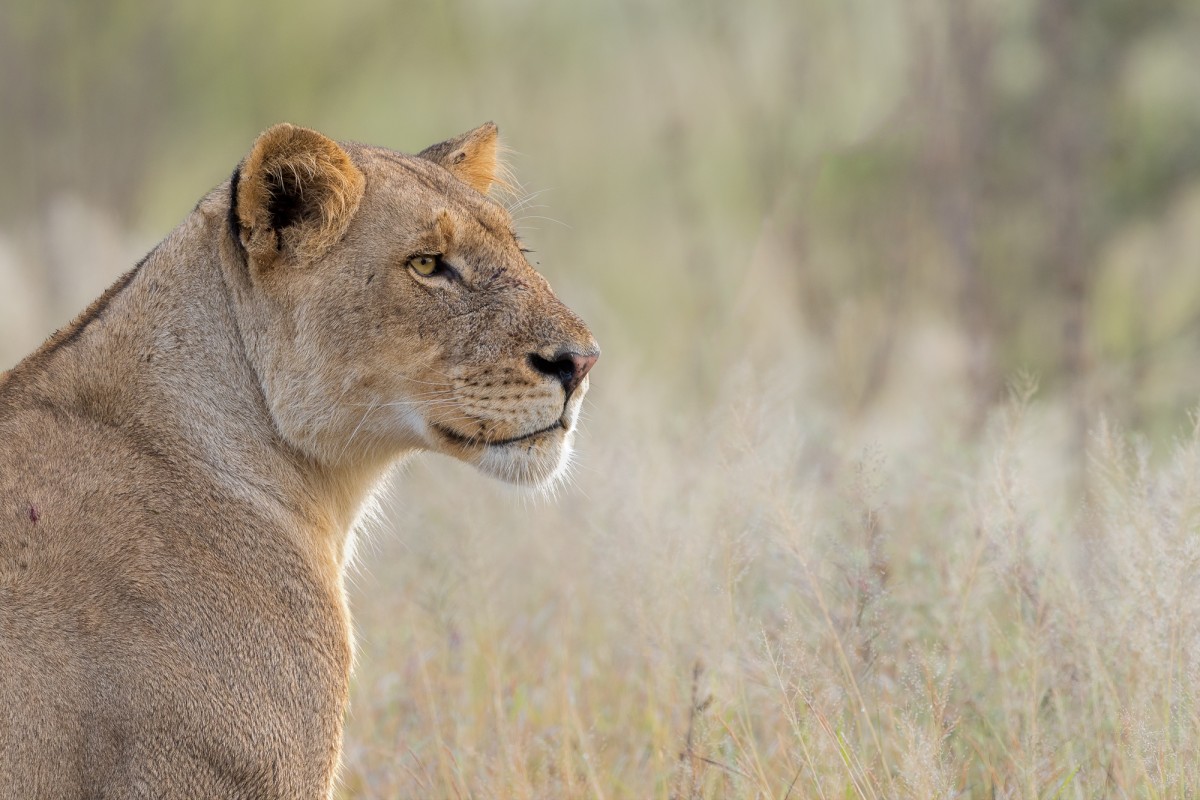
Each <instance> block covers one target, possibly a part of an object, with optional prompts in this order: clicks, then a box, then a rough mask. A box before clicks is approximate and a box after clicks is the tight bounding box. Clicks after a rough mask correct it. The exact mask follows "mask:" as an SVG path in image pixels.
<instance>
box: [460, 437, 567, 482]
mask: <svg viewBox="0 0 1200 800" xmlns="http://www.w3.org/2000/svg"><path fill="white" fill-rule="evenodd" d="M574 438H575V433H574V431H568V430H565V429H564V428H563V427H562V426H561V425H560V426H555V427H554V428H552V429H550V430H546V431H544V432H542V433H539V434H536V435H533V436H527V437H522V438H521V439H520V440H518V441H511V442H503V443H499V444H490V443H484V442H478V441H467V440H463V439H461V438H458V437H452V436H445V435H443V436H442V442H441V445H442V446H441V447H439V448H437V449H439V450H441V451H442V452H444V453H446V454H447V455H451V456H454V457H455V458H457V459H459V460H460V461H465V462H466V463H468V464H470V465H472V466H473V467H475V468H476V469H478V470H479V471H480V472H482V473H483V474H485V475H490V476H491V477H493V478H499V479H500V480H502V481H506V482H508V483H514V484H516V485H518V486H525V487H529V488H533V489H539V490H542V491H547V492H549V491H552V490H553V489H554V488H555V486H557V485H558V483H559V482H560V481H561V480H562V479H563V477H564V476H565V475H566V472H567V466H568V465H569V464H570V461H571V451H572V444H573V441H574Z"/></svg>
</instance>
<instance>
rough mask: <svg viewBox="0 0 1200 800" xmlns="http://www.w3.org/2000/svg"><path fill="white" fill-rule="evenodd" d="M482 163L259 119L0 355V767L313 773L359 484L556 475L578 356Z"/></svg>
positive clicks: (572, 318)
mask: <svg viewBox="0 0 1200 800" xmlns="http://www.w3.org/2000/svg"><path fill="white" fill-rule="evenodd" d="M496 168H497V166H496V127H495V126H494V125H492V124H487V125H484V126H482V127H480V128H477V129H475V130H473V131H470V132H469V133H466V134H463V135H462V136H459V137H457V138H454V139H450V140H448V141H445V142H442V143H441V144H437V145H434V146H432V147H430V148H428V149H426V150H425V151H423V152H422V153H420V154H419V155H417V156H408V155H402V154H400V153H397V152H394V151H392V150H387V149H384V148H379V147H367V146H362V145H355V144H338V143H335V142H333V141H331V140H330V139H327V138H326V137H324V136H322V135H321V134H319V133H317V132H315V131H312V130H308V129H305V128H300V127H294V126H292V125H287V124H283V125H277V126H275V127H273V128H270V129H269V130H267V131H266V132H264V133H263V134H262V135H261V136H259V138H258V139H257V140H256V141H255V143H254V146H253V148H252V149H251V151H250V154H249V155H248V156H247V157H246V158H245V160H244V161H242V163H241V164H240V165H239V166H238V168H237V169H236V170H235V171H234V173H233V177H232V178H231V179H230V180H229V181H228V182H226V183H224V184H222V185H221V186H219V187H218V188H217V189H215V190H213V191H212V192H211V193H209V194H208V195H207V196H206V197H205V198H204V199H203V200H201V201H200V203H199V204H198V205H197V206H196V208H195V210H194V211H192V213H191V214H190V215H189V216H188V217H187V219H185V220H184V222H183V224H182V225H180V226H179V227H178V228H177V229H176V230H175V231H174V232H172V233H171V234H170V235H169V236H168V237H167V238H166V239H165V240H164V241H163V242H162V243H161V244H159V245H158V246H157V247H156V248H154V250H153V251H151V253H150V254H149V255H148V256H146V257H145V258H144V259H143V260H142V262H141V263H140V264H138V265H137V267H135V268H134V269H133V270H132V271H131V272H129V273H128V274H126V275H125V276H124V277H122V278H121V279H120V280H118V281H117V282H116V283H115V284H114V285H113V286H112V287H111V288H109V289H108V291H106V292H105V293H104V294H103V296H101V297H100V299H98V300H97V301H96V302H94V303H93V304H92V305H91V307H90V308H88V309H87V310H86V311H84V312H83V313H82V314H81V315H80V316H79V317H77V318H76V319H75V321H74V322H72V323H71V324H70V325H68V326H67V327H66V328H65V329H63V330H61V331H59V332H57V333H56V334H55V335H54V336H52V337H51V338H50V340H49V341H47V342H46V344H45V345H44V346H42V348H41V349H40V350H38V351H37V352H35V353H34V354H33V355H31V356H29V357H28V358H26V359H25V360H24V361H22V362H21V363H20V364H18V365H17V366H16V367H15V368H13V369H12V370H11V371H9V372H7V373H5V374H3V375H2V376H0V796H2V797H5V798H21V799H22V800H35V799H36V798H188V800H195V798H222V799H223V800H224V799H225V798H328V797H329V796H331V794H332V791H333V788H332V787H333V782H334V774H335V771H336V769H337V764H338V757H339V749H340V746H341V738H342V716H343V712H344V710H345V707H346V696H347V682H348V679H349V672H350V662H351V649H352V648H351V640H350V624H349V619H348V616H347V607H346V598H345V590H344V584H343V573H344V571H345V565H346V559H347V555H348V550H349V548H350V546H351V543H350V536H351V531H352V528H353V526H354V523H355V520H356V517H357V516H358V514H359V512H360V508H361V507H362V505H363V503H364V500H365V499H366V498H367V497H368V495H370V493H371V492H372V490H373V488H374V486H375V485H376V483H377V482H378V481H379V480H380V478H381V476H382V475H383V474H384V473H385V472H386V471H387V469H388V467H389V466H390V465H392V464H393V463H395V462H396V460H397V459H399V458H401V457H403V456H404V455H405V454H408V453H413V452H416V451H420V450H433V451H437V452H441V453H447V454H449V455H452V456H454V457H456V458H459V459H461V460H463V461H466V462H468V463H471V464H474V465H475V466H476V467H478V468H479V469H481V470H482V471H484V472H486V473H488V474H490V475H494V476H496V477H499V478H503V479H505V480H509V481H514V482H517V483H522V484H535V485H540V484H545V483H547V482H550V481H553V480H555V478H556V477H557V476H558V475H559V474H560V473H561V472H562V470H563V469H564V464H565V462H566V461H567V458H568V456H569V453H570V450H571V440H572V436H573V432H574V428H575V422H576V418H577V416H578V414H579V407H580V403H581V401H582V398H583V395H584V392H585V391H586V389H587V384H588V380H587V375H588V370H589V369H591V367H592V365H593V364H594V363H595V362H596V359H597V357H598V356H599V352H600V351H599V349H598V348H597V345H596V341H595V339H594V338H593V337H592V334H591V333H590V332H589V331H588V329H587V327H586V326H585V325H584V323H583V322H582V321H581V320H580V319H579V317H577V316H576V315H575V314H573V313H572V312H571V311H570V310H568V309H567V308H566V307H565V306H564V305H563V304H562V303H561V302H559V300H558V299H557V298H556V297H555V296H554V294H553V293H552V292H551V290H550V287H549V285H548V284H547V283H546V281H545V280H544V279H543V278H542V277H541V276H540V275H539V274H538V273H537V272H535V271H534V270H533V268H532V267H531V266H530V265H529V263H528V262H527V261H526V259H525V256H524V254H523V252H522V248H521V244H520V241H519V240H518V239H517V237H516V235H515V234H514V232H513V222H512V220H511V219H510V217H509V215H508V213H507V212H506V211H505V209H504V208H503V207H501V206H500V205H498V204H497V203H496V202H494V201H492V200H489V199H488V198H487V197H486V196H485V193H486V192H487V191H488V190H489V187H490V186H491V185H492V183H493V181H494V180H495V179H496V174H495V173H496Z"/></svg>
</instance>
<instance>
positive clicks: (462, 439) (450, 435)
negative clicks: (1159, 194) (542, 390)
mask: <svg viewBox="0 0 1200 800" xmlns="http://www.w3.org/2000/svg"><path fill="white" fill-rule="evenodd" d="M433 428H434V430H436V431H437V432H438V433H440V434H441V435H442V436H444V437H446V438H447V439H449V440H450V441H452V442H454V443H455V444H458V445H460V446H462V447H477V446H480V445H484V446H487V447H504V446H506V445H510V444H517V443H518V442H524V441H528V440H529V439H535V438H537V437H538V436H542V435H544V434H547V433H551V432H553V431H556V430H559V429H565V428H566V426H565V425H563V421H562V420H561V419H557V420H555V421H554V422H553V423H552V424H550V425H547V426H546V427H544V428H540V429H538V430H536V431H532V432H531V433H523V434H521V435H520V436H513V437H510V438H508V439H484V438H481V437H479V436H463V435H462V434H461V433H457V432H455V431H452V430H450V429H449V428H446V427H443V426H442V425H438V424H437V423H434V424H433Z"/></svg>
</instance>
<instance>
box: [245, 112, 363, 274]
mask: <svg viewBox="0 0 1200 800" xmlns="http://www.w3.org/2000/svg"><path fill="white" fill-rule="evenodd" d="M365 185H366V179H365V178H364V177H363V174H362V172H361V171H360V170H359V169H358V167H356V166H354V163H353V162H351V160H350V156H348V155H347V154H346V151H345V150H343V149H342V148H341V147H339V146H338V144H337V142H334V141H333V140H332V139H328V138H326V137H325V136H322V135H321V134H319V133H317V132H316V131H313V130H309V129H308V128H299V127H296V126H295V125H289V124H288V123H286V122H284V123H281V124H279V125H275V126H273V127H271V128H268V129H267V130H266V131H264V132H263V133H262V134H260V135H259V137H258V139H257V140H255V142H254V147H253V148H252V149H251V150H250V155H249V156H247V157H246V160H245V161H244V162H243V163H242V166H241V168H240V169H239V170H238V172H237V173H235V174H234V180H233V192H234V197H233V199H232V202H233V207H232V208H233V212H234V213H233V216H234V217H235V219H236V221H237V223H238V227H239V230H238V231H237V233H238V235H239V237H240V238H241V242H242V245H243V246H245V248H246V252H247V253H248V254H249V255H250V257H251V259H252V260H253V261H254V263H255V265H256V266H258V267H260V268H266V267H269V266H270V265H271V264H273V263H275V261H276V260H278V259H279V258H287V259H289V260H294V261H296V262H300V263H303V262H307V261H311V260H312V259H315V258H318V257H320V256H321V254H323V253H324V252H325V251H326V250H328V249H329V247H330V246H331V245H333V244H334V243H335V242H337V241H338V240H339V239H341V238H342V236H343V234H345V233H346V228H348V227H349V226H350V220H351V219H353V218H354V213H355V211H357V210H358V204H359V201H361V200H362V195H363V188H364V187H365Z"/></svg>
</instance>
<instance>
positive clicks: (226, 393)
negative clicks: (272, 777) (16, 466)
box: [0, 191, 382, 577]
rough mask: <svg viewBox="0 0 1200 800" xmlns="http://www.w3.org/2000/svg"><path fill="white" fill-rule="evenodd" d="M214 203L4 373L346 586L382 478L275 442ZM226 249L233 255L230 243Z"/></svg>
mask: <svg viewBox="0 0 1200 800" xmlns="http://www.w3.org/2000/svg"><path fill="white" fill-rule="evenodd" d="M219 194H220V191H218V192H215V193H214V194H213V195H210V196H209V198H206V200H205V201H203V202H202V203H201V205H200V206H198V207H197V209H196V210H195V211H194V212H193V213H192V214H191V215H190V216H189V217H188V219H187V220H185V221H184V222H183V223H182V224H181V225H180V226H179V227H178V228H177V229H176V230H175V231H173V232H172V234H171V235H170V236H169V237H168V238H167V239H166V240H164V241H163V242H162V243H161V244H160V245H159V246H158V247H157V248H155V250H154V251H152V252H151V253H150V254H149V255H148V256H147V257H146V258H145V259H144V260H143V262H142V263H141V264H139V265H138V268H137V269H136V270H135V272H134V273H131V275H130V276H126V278H125V279H122V281H121V282H118V284H117V285H116V286H114V288H113V290H110V292H109V293H107V294H106V295H105V297H103V298H101V300H100V301H97V303H96V304H94V305H93V307H92V308H89V309H88V311H86V312H84V314H82V315H81V316H80V317H79V318H78V319H76V320H75V322H74V323H72V325H71V326H69V327H68V328H66V329H64V330H63V331H62V332H60V333H59V334H57V335H56V336H55V337H53V338H52V339H51V340H50V341H49V342H47V344H46V345H45V346H44V347H43V348H42V349H41V350H40V351H39V352H38V353H35V354H34V355H33V356H31V357H30V358H29V359H27V360H26V362H24V363H22V364H21V365H18V367H17V368H15V369H14V370H13V371H12V374H11V376H10V377H9V378H8V379H7V381H0V390H4V389H10V388H12V387H11V386H9V385H5V384H6V383H7V384H14V383H15V384H18V385H20V386H22V387H23V391H25V392H28V393H31V394H32V395H35V396H36V399H37V401H38V402H40V403H42V404H43V405H44V404H46V403H47V402H52V403H53V404H54V405H55V406H57V407H60V408H62V409H63V410H65V411H67V412H68V413H73V414H78V415H81V416H87V417H91V418H94V419H96V420H97V421H99V422H101V423H103V424H105V425H110V426H114V427H116V428H118V429H120V430H129V431H137V436H138V438H139V440H140V441H149V442H151V443H152V444H153V446H154V448H155V449H156V450H157V451H159V452H162V453H164V454H165V456H166V457H167V458H168V459H169V460H170V461H171V462H172V465H173V466H174V467H176V468H178V470H179V471H180V472H181V473H182V474H199V475H202V476H203V477H204V478H207V479H208V480H209V481H211V482H213V483H215V484H216V485H217V486H219V487H220V491H221V492H225V493H228V495H231V496H233V497H234V498H236V499H238V500H240V501H248V502H250V503H251V504H252V505H253V507H254V508H255V509H257V510H258V511H259V512H260V513H261V514H262V515H263V516H264V517H266V518H268V519H270V520H272V521H273V522H274V523H275V524H274V525H273V526H272V527H273V528H275V529H278V530H279V531H280V533H281V535H286V536H294V537H297V539H298V540H299V542H298V543H299V544H300V545H301V546H302V547H303V548H304V549H306V550H309V551H311V552H312V554H313V557H314V558H315V559H317V560H318V561H320V562H321V563H324V564H326V565H327V566H328V567H329V569H330V570H331V577H333V576H335V575H336V576H340V574H341V571H342V569H343V567H344V564H345V560H346V557H347V555H348V553H347V550H348V548H349V547H350V545H351V543H350V541H349V536H350V532H351V528H352V526H353V524H354V522H355V520H356V518H357V517H358V515H359V513H360V510H361V508H362V507H363V506H364V504H365V503H366V501H367V500H368V498H369V495H370V493H371V491H372V490H373V488H374V486H375V485H376V484H377V483H378V481H379V478H380V476H381V472H382V467H381V466H374V467H359V468H354V467H343V468H339V469H331V468H329V467H327V466H326V465H323V464H321V463H318V462H317V461H315V460H313V459H311V458H308V457H306V456H305V455H304V454H303V453H301V452H299V451H298V450H297V449H295V448H294V447H292V446H290V445H289V444H288V443H287V442H286V441H284V439H283V437H282V436H281V435H280V434H279V432H278V430H277V429H276V426H275V424H274V421H273V420H272V417H271V413H270V411H269V409H268V405H267V403H266V401H265V398H264V395H263V389H262V387H261V382H260V380H259V378H258V376H257V375H256V373H255V371H254V369H253V367H252V365H251V362H250V359H249V358H248V357H247V354H246V351H245V345H244V343H243V341H242V336H241V331H240V329H239V324H238V320H237V312H236V308H235V303H234V301H233V299H232V292H231V290H230V288H229V286H228V284H227V275H228V271H229V270H230V269H235V268H236V265H235V264H232V263H231V262H230V259H228V258H227V257H225V256H226V255H227V253H226V252H224V251H227V250H228V247H227V246H223V244H222V240H223V238H224V236H223V233H224V231H223V228H222V227H221V226H222V224H223V206H222V205H221V203H220V198H219V197H217V195H219ZM226 245H227V243H226Z"/></svg>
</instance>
